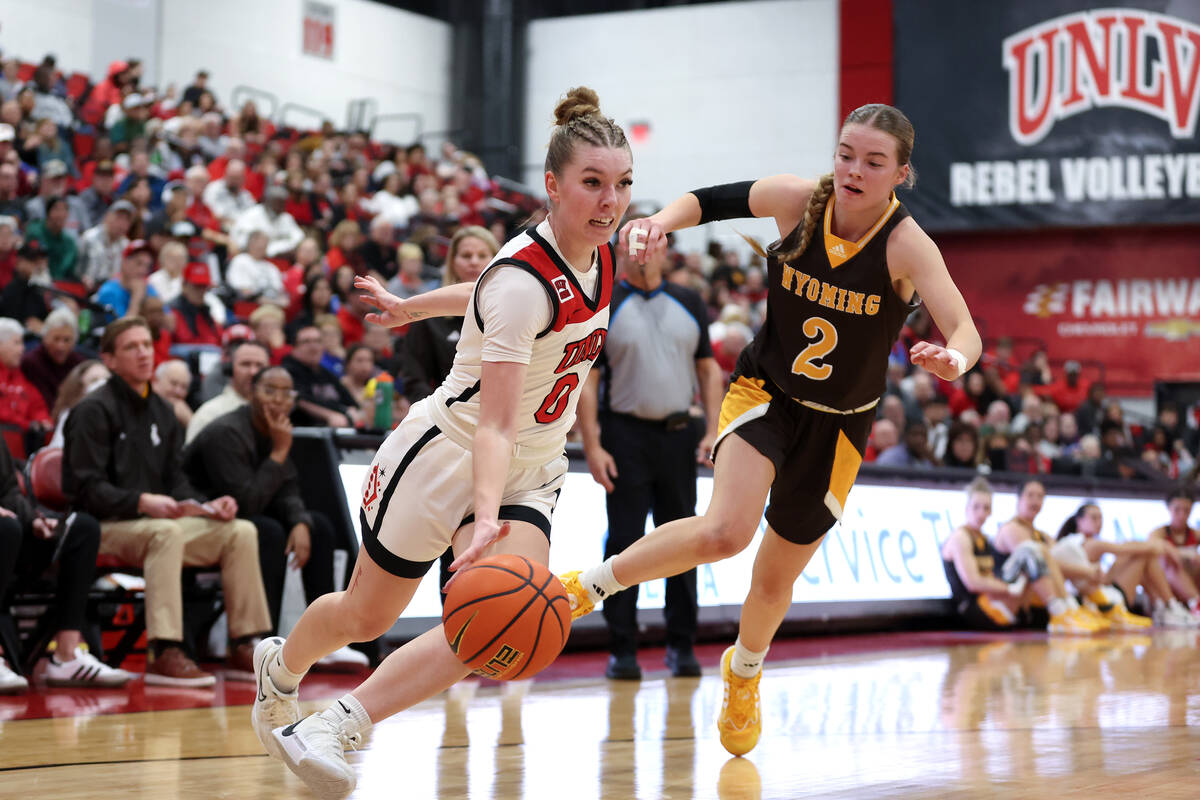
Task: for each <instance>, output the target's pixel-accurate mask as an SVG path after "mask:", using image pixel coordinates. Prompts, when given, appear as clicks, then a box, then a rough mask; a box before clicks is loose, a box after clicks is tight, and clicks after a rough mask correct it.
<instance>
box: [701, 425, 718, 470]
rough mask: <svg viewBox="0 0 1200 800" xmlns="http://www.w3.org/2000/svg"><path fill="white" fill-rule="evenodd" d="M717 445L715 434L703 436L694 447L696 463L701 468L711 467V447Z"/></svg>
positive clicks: (714, 432)
mask: <svg viewBox="0 0 1200 800" xmlns="http://www.w3.org/2000/svg"><path fill="white" fill-rule="evenodd" d="M716 443H717V432H716V431H713V432H712V433H706V434H704V438H703V439H701V440H700V444H698V445H696V463H697V464H699V465H700V466H702V467H711V466H712V465H713V461H712V449H713V445H715V444H716Z"/></svg>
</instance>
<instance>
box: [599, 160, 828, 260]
mask: <svg viewBox="0 0 1200 800" xmlns="http://www.w3.org/2000/svg"><path fill="white" fill-rule="evenodd" d="M814 186H815V184H814V183H813V181H810V180H806V179H804V178H800V177H798V176H796V175H772V176H770V177H767V178H760V179H759V180H756V181H742V182H740V183H725V184H720V185H717V186H706V187H704V188H702V189H696V190H695V191H691V192H688V193H687V194H685V195H683V196H682V197H679V198H677V199H675V200H673V201H671V202H670V203H668V204H667V206H666V207H665V208H663V209H662V210H661V211H659V212H658V213H657V214H654V215H652V216H649V217H645V218H643V219H635V220H631V221H630V222H627V223H626V224H625V226H624V227H623V228H621V237H620V246H621V249H622V250H623V251H624V252H627V253H629V255H630V256H631V257H632V258H634V259H636V260H637V261H638V262H639V263H642V264H644V263H646V259H648V258H650V257H651V256H654V255H656V254H658V253H659V252H661V251H662V250H665V249H666V246H667V234H668V233H670V232H671V231H677V230H681V229H683V228H691V227H694V226H696V225H701V224H703V223H705V222H714V221H716V220H722V219H742V218H746V217H774V218H775V221H776V224H777V225H778V227H779V230H780V235H785V234H787V233H788V232H789V231H791V229H792V228H794V227H796V225H797V224H798V223H799V221H800V220H801V219H803V218H804V208H805V206H807V205H808V198H809V197H810V196H811V195H812V191H813V187H814ZM635 230H636V231H640V233H633V235H632V236H631V235H630V233H631V231H635Z"/></svg>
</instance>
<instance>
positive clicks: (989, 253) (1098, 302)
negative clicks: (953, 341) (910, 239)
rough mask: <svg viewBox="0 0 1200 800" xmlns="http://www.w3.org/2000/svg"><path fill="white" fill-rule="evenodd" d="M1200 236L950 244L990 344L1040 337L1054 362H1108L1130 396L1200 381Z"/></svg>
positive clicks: (1109, 374) (1097, 235)
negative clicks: (1199, 243) (1163, 382)
mask: <svg viewBox="0 0 1200 800" xmlns="http://www.w3.org/2000/svg"><path fill="white" fill-rule="evenodd" d="M1196 233H1197V232H1196V229H1194V228H1192V229H1169V228H1168V229H1158V230H1146V229H1143V230H1128V229H1127V230H1098V231H1087V232H1083V231H1047V232H1042V233H1025V234H1022V235H1021V236H1013V235H1002V234H976V235H974V236H943V237H940V238H939V242H938V243H939V245H940V246H941V248H942V252H943V254H944V255H945V257H946V262H947V264H948V265H949V267H950V270H951V273H952V274H953V275H954V277H955V280H956V281H957V283H958V285H959V287H960V288H961V289H962V292H963V296H964V298H965V299H966V301H967V305H968V306H969V307H970V309H971V314H972V316H973V317H974V318H975V319H976V320H977V321H978V323H979V326H980V331H981V333H983V335H984V336H985V337H986V338H989V339H995V338H997V337H1000V336H1012V337H1020V338H1032V339H1038V340H1041V341H1042V342H1044V343H1045V345H1046V349H1047V352H1048V354H1049V356H1050V358H1051V359H1052V360H1053V361H1056V362H1060V361H1063V360H1066V359H1076V360H1079V361H1081V362H1084V363H1088V362H1091V363H1094V364H1103V366H1104V374H1105V378H1106V380H1107V381H1108V382H1109V383H1110V384H1112V385H1113V387H1114V388H1117V389H1119V390H1124V391H1136V392H1139V393H1144V392H1149V391H1150V390H1151V387H1152V386H1153V383H1154V381H1155V380H1156V379H1171V380H1188V379H1190V380H1195V379H1200V256H1198V255H1197V250H1196V245H1195V241H1196V238H1195V237H1196Z"/></svg>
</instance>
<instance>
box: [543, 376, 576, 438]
mask: <svg viewBox="0 0 1200 800" xmlns="http://www.w3.org/2000/svg"><path fill="white" fill-rule="evenodd" d="M578 385H579V376H578V375H576V374H575V373H574V372H568V373H567V374H566V375H563V376H562V377H561V378H559V379H558V382H557V383H555V384H554V386H553V388H551V389H550V393H549V394H548V395H546V399H545V400H543V401H542V404H541V405H540V406H539V407H538V410H537V411H535V412H534V414H533V418H534V419H536V420H537V421H538V422H540V423H542V424H543V425H545V424H547V423H550V422H554V420H556V419H558V418H559V417H561V416H562V415H563V412H564V411H566V410H567V402H568V401H569V400H570V399H571V392H573V391H575V387H576V386H578Z"/></svg>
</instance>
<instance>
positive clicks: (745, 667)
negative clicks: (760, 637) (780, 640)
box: [729, 637, 771, 678]
mask: <svg viewBox="0 0 1200 800" xmlns="http://www.w3.org/2000/svg"><path fill="white" fill-rule="evenodd" d="M770 649H771V648H770V647H767V649H766V650H763V651H762V652H759V653H756V652H754V651H753V650H747V649H746V646H745V645H744V644H742V639H741V637H738V640H737V641H736V642H734V643H733V658H732V659H730V661H729V669H730V670H731V671H732V672H733V674H734V675H737V676H738V677H739V678H753V677H754V676H755V675H757V674H758V673H759V672H761V671H762V665H763V659H764V658H766V657H767V650H770Z"/></svg>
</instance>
